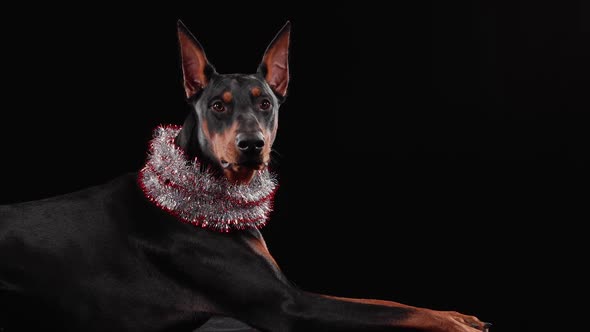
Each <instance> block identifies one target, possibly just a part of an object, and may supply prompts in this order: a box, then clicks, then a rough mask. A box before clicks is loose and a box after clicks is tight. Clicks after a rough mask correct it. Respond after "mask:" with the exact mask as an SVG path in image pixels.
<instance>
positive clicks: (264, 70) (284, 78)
mask: <svg viewBox="0 0 590 332" xmlns="http://www.w3.org/2000/svg"><path fill="white" fill-rule="evenodd" d="M290 34H291V22H289V21H287V23H286V24H285V25H284V26H283V28H282V29H281V31H279V33H278V34H277V35H276V37H275V38H274V39H273V41H272V42H271V43H270V45H268V48H267V49H266V52H264V57H263V58H262V63H261V64H260V66H259V67H258V72H259V73H261V74H262V76H264V78H265V79H266V82H267V83H268V85H269V86H270V87H271V88H272V89H273V91H274V92H275V93H276V94H278V95H279V96H280V97H286V96H287V87H288V86H289V38H290Z"/></svg>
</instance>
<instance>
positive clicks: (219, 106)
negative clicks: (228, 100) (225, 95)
mask: <svg viewBox="0 0 590 332" xmlns="http://www.w3.org/2000/svg"><path fill="white" fill-rule="evenodd" d="M211 108H212V109H213V110H214V111H215V112H223V111H225V106H223V103H222V102H220V101H216V102H214V103H213V104H212V105H211Z"/></svg>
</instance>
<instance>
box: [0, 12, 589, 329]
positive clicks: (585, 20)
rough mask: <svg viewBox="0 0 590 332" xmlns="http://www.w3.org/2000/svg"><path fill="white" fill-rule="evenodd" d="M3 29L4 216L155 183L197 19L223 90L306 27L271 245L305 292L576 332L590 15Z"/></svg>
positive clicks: (52, 20) (241, 19)
mask: <svg viewBox="0 0 590 332" xmlns="http://www.w3.org/2000/svg"><path fill="white" fill-rule="evenodd" d="M2 16H3V20H2V23H0V24H1V25H2V26H1V28H2V31H1V32H0V36H1V38H2V41H1V43H2V62H1V64H0V66H1V73H2V76H1V78H0V79H1V83H2V86H3V88H2V90H3V92H2V106H1V110H2V111H1V112H0V124H1V128H2V130H1V132H0V149H1V151H2V153H1V155H2V175H1V177H0V178H1V179H2V189H1V190H0V198H1V200H0V202H2V203H11V202H17V201H23V200H32V199H38V198H42V197H47V196H50V195H55V194H60V193H65V192H69V191H73V190H77V189H81V188H84V187H87V186H89V185H94V184H99V183H103V182H105V181H107V180H109V179H111V178H113V177H115V176H117V175H119V174H121V173H123V172H128V171H135V170H138V169H139V168H140V167H141V166H142V164H143V161H144V158H145V153H146V146H147V141H148V140H149V138H150V136H151V131H152V129H153V128H154V127H155V126H156V125H157V124H159V123H177V124H181V123H182V121H183V119H184V117H185V116H186V114H187V112H188V110H189V108H188V106H187V105H186V104H185V102H184V96H183V90H182V85H181V71H180V68H179V58H178V46H177V42H176V20H177V19H179V18H180V19H182V20H183V21H184V22H185V24H186V25H187V26H188V27H189V29H190V30H191V31H192V32H193V33H194V34H195V35H196V36H197V38H198V39H199V40H200V42H201V43H202V44H203V46H204V48H205V51H206V52H207V56H208V58H209V59H210V61H211V62H212V63H213V64H214V65H215V66H216V67H217V69H218V71H219V72H221V73H230V72H246V73H249V72H254V71H255V70H256V67H257V65H258V63H259V61H260V59H261V57H262V54H263V51H264V49H265V48H266V46H267V44H268V43H269V42H270V40H271V39H272V37H273V36H274V34H275V33H276V32H277V31H278V30H279V28H280V27H281V26H282V25H283V24H284V23H285V21H286V20H288V19H289V20H291V21H292V24H293V32H292V51H291V73H292V76H291V78H292V81H291V85H290V91H289V93H290V95H289V97H288V99H287V102H286V104H285V105H284V106H283V107H282V108H281V115H280V124H279V135H278V139H277V142H276V143H275V148H276V150H277V152H278V153H279V154H280V156H278V157H277V160H276V162H275V164H274V169H276V170H277V172H278V173H279V176H280V183H281V188H280V189H279V193H278V195H277V199H276V207H275V212H274V213H273V216H272V220H271V222H270V224H269V225H268V226H267V227H266V228H265V229H264V231H263V232H264V234H265V237H266V239H267V242H268V245H269V248H270V250H271V252H272V253H273V254H274V256H275V258H276V259H277V261H278V262H279V265H280V266H281V267H282V268H283V270H284V272H285V273H286V274H287V276H289V277H290V278H291V279H292V280H293V281H294V282H295V283H297V284H298V285H299V286H301V287H302V288H304V289H307V290H311V291H318V292H323V293H329V294H334V295H341V296H351V297H368V298H383V299H390V300H394V301H398V302H403V303H407V304H411V305H416V306H423V307H430V308H436V309H441V310H457V311H461V312H464V313H470V314H475V315H477V316H478V317H480V318H481V319H482V320H485V321H491V322H493V323H494V324H495V326H494V329H493V331H494V330H495V331H534V330H537V329H541V328H543V327H547V325H549V324H550V322H549V321H550V320H551V321H553V320H554V319H555V320H556V321H559V322H560V323H562V322H571V321H572V320H573V321H575V320H576V319H574V318H572V317H575V315H573V313H572V311H573V308H575V306H574V305H572V304H570V302H568V301H570V299H572V298H582V299H583V298H584V297H583V295H582V294H584V292H586V288H585V287H582V286H581V285H582V283H578V281H583V280H584V279H583V277H582V275H581V268H582V267H583V266H584V265H587V259H585V260H582V259H581V257H582V256H581V255H580V254H581V253H582V252H583V249H584V248H585V247H586V244H585V241H586V236H585V234H584V233H583V232H582V231H581V230H580V225H582V224H583V223H584V222H587V220H588V218H587V214H586V213H585V206H587V205H588V204H587V203H588V175H587V173H588V171H589V170H590V162H589V160H590V152H589V151H590V149H589V143H590V139H589V134H588V124H589V120H590V116H589V115H588V112H589V110H590V108H589V106H590V103H589V101H588V91H590V90H589V88H590V83H589V82H590V81H589V75H590V70H589V62H590V45H589V44H590V6H589V5H588V3H583V2H582V1H580V2H575V1H574V2H567V4H565V2H562V3H561V4H559V5H556V4H552V5H550V4H541V3H530V4H525V3H522V2H511V3H510V4H506V5H501V4H491V3H489V4H481V3H474V2H471V1H465V2H453V4H448V3H443V2H436V3H435V4H428V3H420V4H415V5H407V4H406V5H401V4H392V5H391V7H390V8H387V9H386V8H378V7H373V6H371V7H369V4H368V3H357V4H354V5H350V6H341V5H339V6H334V7H331V8H326V9H318V8H315V7H314V6H313V5H285V4H283V5H279V4H277V3H275V4H274V5H268V4H263V3H256V2H250V3H245V4H242V5H241V6H239V7H236V6H235V5H233V4H229V3H227V4H221V5H220V6H211V7H206V6H204V5H203V4H200V3H198V2H194V3H192V4H191V5H190V6H180V5H179V6H177V7H173V6H169V7H166V8H164V7H162V6H143V7H135V8H130V9H123V8H120V7H107V6H103V7H91V6H88V7H71V6H68V7H63V8H58V7H55V6H54V5H52V6H50V7H43V8H40V7H37V6H33V5H31V8H25V9H18V10H17V9H7V10H5V11H3V13H2ZM564 313H565V314H566V315H563V314H564ZM566 317H567V318H566Z"/></svg>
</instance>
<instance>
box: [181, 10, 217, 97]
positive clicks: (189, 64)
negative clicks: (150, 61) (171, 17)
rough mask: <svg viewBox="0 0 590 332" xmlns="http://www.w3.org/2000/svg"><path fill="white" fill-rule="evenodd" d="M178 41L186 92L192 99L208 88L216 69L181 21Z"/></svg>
mask: <svg viewBox="0 0 590 332" xmlns="http://www.w3.org/2000/svg"><path fill="white" fill-rule="evenodd" d="M178 41H179V44H180V56H181V59H182V74H183V79H184V91H185V93H186V97H187V98H190V97H192V96H194V95H195V94H197V93H199V92H200V91H201V90H203V89H204V88H205V87H206V86H207V84H208V83H209V78H210V77H211V74H213V73H214V72H215V69H214V68H213V66H212V65H211V64H210V63H209V61H207V57H206V56H205V51H203V47H202V46H201V44H199V42H198V41H197V39H196V38H195V37H194V36H193V35H192V34H191V33H190V31H188V29H187V28H186V26H185V25H184V24H183V23H182V21H180V20H178Z"/></svg>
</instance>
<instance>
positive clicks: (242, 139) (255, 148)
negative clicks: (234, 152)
mask: <svg viewBox="0 0 590 332" xmlns="http://www.w3.org/2000/svg"><path fill="white" fill-rule="evenodd" d="M236 145H237V146H238V150H240V151H242V152H244V153H260V151H262V148H263V147H264V136H262V133H261V132H256V133H239V134H238V135H237V136H236Z"/></svg>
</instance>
